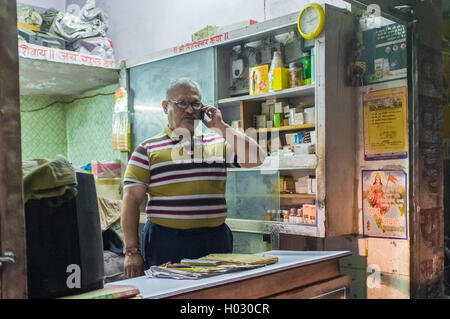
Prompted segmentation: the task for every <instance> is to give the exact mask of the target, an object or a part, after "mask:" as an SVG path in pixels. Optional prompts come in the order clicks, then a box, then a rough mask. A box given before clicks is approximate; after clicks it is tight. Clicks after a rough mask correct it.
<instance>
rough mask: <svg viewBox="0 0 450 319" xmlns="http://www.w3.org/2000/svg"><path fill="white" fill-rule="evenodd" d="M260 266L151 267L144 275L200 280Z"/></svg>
mask: <svg viewBox="0 0 450 319" xmlns="http://www.w3.org/2000/svg"><path fill="white" fill-rule="evenodd" d="M264 266H265V265H264V264H261V265H220V266H214V267H208V266H206V267H205V266H195V267H193V266H186V265H180V266H176V267H174V266H171V267H167V266H151V267H150V269H148V270H146V271H145V275H146V276H147V277H148V278H151V277H156V278H172V279H201V278H206V277H211V276H215V275H222V274H225V273H229V272H234V271H241V270H247V269H254V268H258V267H264Z"/></svg>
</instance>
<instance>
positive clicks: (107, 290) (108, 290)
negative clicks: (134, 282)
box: [61, 285, 140, 299]
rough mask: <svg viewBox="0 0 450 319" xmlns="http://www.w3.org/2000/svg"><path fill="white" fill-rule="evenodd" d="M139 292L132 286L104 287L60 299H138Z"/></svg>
mask: <svg viewBox="0 0 450 319" xmlns="http://www.w3.org/2000/svg"><path fill="white" fill-rule="evenodd" d="M139 294H140V291H139V289H137V288H136V287H134V286H128V285H105V287H103V288H102V289H97V290H93V291H89V292H85V293H82V294H79V295H73V296H68V297H64V298H61V299H140V295H139Z"/></svg>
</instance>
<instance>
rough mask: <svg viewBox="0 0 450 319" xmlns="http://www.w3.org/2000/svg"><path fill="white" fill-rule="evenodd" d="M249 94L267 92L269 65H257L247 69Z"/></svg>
mask: <svg viewBox="0 0 450 319" xmlns="http://www.w3.org/2000/svg"><path fill="white" fill-rule="evenodd" d="M248 76H249V78H248V79H249V81H248V84H249V91H250V95H254V94H261V93H267V92H269V65H267V64H265V65H259V66H255V67H252V68H250V69H249V72H248Z"/></svg>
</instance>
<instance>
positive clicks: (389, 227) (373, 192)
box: [362, 170, 407, 239]
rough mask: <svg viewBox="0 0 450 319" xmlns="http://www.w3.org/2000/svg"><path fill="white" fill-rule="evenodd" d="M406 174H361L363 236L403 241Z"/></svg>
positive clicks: (405, 237)
mask: <svg viewBox="0 0 450 319" xmlns="http://www.w3.org/2000/svg"><path fill="white" fill-rule="evenodd" d="M406 185H407V184H406V173H405V172H403V171H394V170H363V171H362V210H363V234H364V236H365V237H383V238H395V239H407V198H406V194H407V192H406Z"/></svg>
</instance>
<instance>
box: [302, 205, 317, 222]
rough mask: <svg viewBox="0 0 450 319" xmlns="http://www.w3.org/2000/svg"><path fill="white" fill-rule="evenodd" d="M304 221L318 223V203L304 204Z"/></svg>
mask: <svg viewBox="0 0 450 319" xmlns="http://www.w3.org/2000/svg"><path fill="white" fill-rule="evenodd" d="M302 211H303V222H304V223H305V224H315V223H316V205H310V204H303V207H302Z"/></svg>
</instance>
